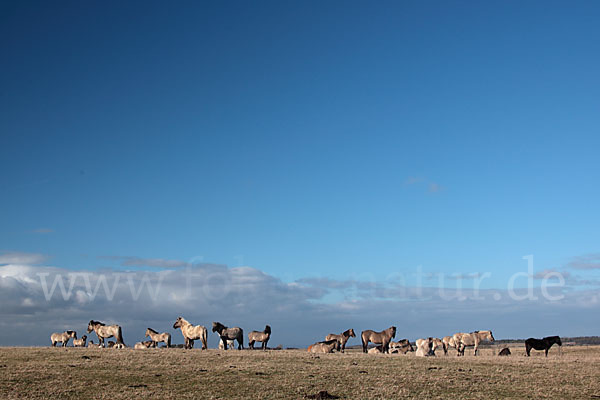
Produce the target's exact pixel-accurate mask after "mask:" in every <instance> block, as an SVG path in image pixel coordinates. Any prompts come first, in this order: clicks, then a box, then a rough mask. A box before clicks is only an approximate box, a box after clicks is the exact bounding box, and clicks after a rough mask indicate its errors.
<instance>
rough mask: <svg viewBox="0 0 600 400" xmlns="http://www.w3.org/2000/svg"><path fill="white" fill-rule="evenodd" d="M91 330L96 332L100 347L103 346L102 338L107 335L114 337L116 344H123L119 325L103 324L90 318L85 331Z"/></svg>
mask: <svg viewBox="0 0 600 400" xmlns="http://www.w3.org/2000/svg"><path fill="white" fill-rule="evenodd" d="M92 331H94V332H96V335H97V336H98V340H99V341H100V346H102V347H104V339H107V338H109V337H114V338H115V339H116V340H117V343H118V344H122V345H124V344H125V343H123V333H122V332H121V327H120V326H119V325H104V324H103V323H102V322H98V321H94V320H91V321H90V322H89V323H88V327H87V333H91V332H92Z"/></svg>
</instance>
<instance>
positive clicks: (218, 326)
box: [212, 322, 244, 350]
mask: <svg viewBox="0 0 600 400" xmlns="http://www.w3.org/2000/svg"><path fill="white" fill-rule="evenodd" d="M212 331H213V332H217V333H218V334H219V337H220V338H221V341H222V342H223V348H224V350H227V341H228V340H237V342H238V350H242V349H243V348H244V330H243V329H242V328H240V327H239V326H236V327H235V328H228V327H226V326H225V325H223V324H222V323H220V322H213V324H212Z"/></svg>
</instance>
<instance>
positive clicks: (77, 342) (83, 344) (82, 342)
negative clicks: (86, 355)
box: [73, 335, 87, 347]
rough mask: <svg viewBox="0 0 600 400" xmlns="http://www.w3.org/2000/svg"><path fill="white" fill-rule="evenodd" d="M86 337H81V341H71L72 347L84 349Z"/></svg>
mask: <svg viewBox="0 0 600 400" xmlns="http://www.w3.org/2000/svg"><path fill="white" fill-rule="evenodd" d="M86 340H87V336H86V335H83V336H82V337H81V339H73V347H85V341H86Z"/></svg>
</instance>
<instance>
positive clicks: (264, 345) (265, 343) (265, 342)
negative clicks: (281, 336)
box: [262, 339, 269, 350]
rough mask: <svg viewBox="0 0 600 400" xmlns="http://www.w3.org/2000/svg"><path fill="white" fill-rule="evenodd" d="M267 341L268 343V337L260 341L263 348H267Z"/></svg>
mask: <svg viewBox="0 0 600 400" xmlns="http://www.w3.org/2000/svg"><path fill="white" fill-rule="evenodd" d="M267 343H269V339H267V340H265V341H264V342H262V349H263V350H267Z"/></svg>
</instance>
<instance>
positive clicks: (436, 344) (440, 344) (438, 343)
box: [431, 338, 444, 355]
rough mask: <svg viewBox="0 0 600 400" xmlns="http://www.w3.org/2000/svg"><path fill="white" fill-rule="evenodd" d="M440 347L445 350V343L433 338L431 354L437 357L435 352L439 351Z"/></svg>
mask: <svg viewBox="0 0 600 400" xmlns="http://www.w3.org/2000/svg"><path fill="white" fill-rule="evenodd" d="M438 347H441V348H444V342H443V341H442V339H439V338H432V339H431V352H432V353H433V355H435V351H436V350H437V348H438Z"/></svg>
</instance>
